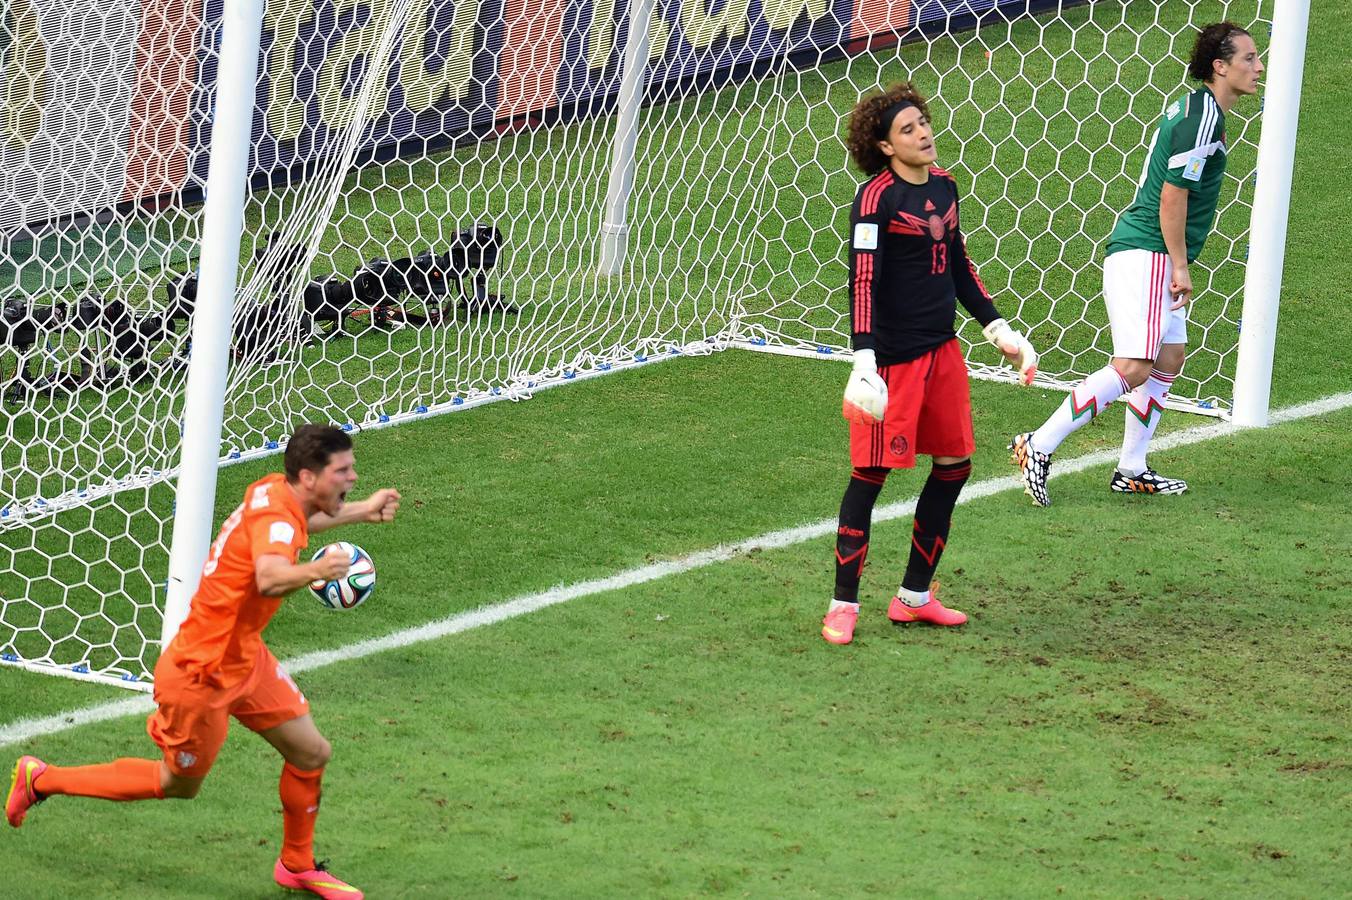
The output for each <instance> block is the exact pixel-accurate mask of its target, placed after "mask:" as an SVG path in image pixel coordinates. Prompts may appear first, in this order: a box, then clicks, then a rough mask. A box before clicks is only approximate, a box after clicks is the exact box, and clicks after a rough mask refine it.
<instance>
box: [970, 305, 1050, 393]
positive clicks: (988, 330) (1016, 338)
mask: <svg viewBox="0 0 1352 900" xmlns="http://www.w3.org/2000/svg"><path fill="white" fill-rule="evenodd" d="M981 333H982V334H984V335H985V336H986V340H988V341H990V342H991V343H992V344H994V345H995V346H996V347H998V348H999V349H1000V352H1001V353H1003V354H1004V355H1005V357H1006V358H1007V359H1008V360H1009V361H1010V362H1011V363H1013V364H1014V367H1015V368H1016V369H1018V370H1019V380H1020V381H1021V382H1023V383H1024V384H1032V383H1033V376H1034V375H1036V374H1037V351H1036V350H1034V349H1033V345H1032V344H1030V343H1028V339H1027V338H1026V337H1024V336H1023V335H1021V334H1019V333H1018V332H1017V331H1015V330H1014V329H1013V328H1010V327H1009V323H1008V322H1006V321H1005V320H1004V319H996V320H995V321H994V322H991V323H990V324H989V325H987V326H986V327H985V328H983V329H981Z"/></svg>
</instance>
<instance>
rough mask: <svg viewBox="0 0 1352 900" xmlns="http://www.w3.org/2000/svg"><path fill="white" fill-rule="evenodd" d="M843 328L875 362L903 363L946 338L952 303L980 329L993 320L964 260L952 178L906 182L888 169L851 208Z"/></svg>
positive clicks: (935, 171) (935, 175) (934, 171)
mask: <svg viewBox="0 0 1352 900" xmlns="http://www.w3.org/2000/svg"><path fill="white" fill-rule="evenodd" d="M849 247H850V325H851V327H850V331H851V332H852V336H853V345H854V349H856V350H867V349H871V350H873V351H874V352H875V354H876V355H877V359H878V365H880V366H888V365H893V364H895V363H900V362H907V361H909V360H912V359H915V358H917V357H919V356H923V355H924V354H926V353H928V352H929V351H931V350H933V349H935V348H936V347H939V346H941V345H942V344H944V343H946V342H947V341H950V340H952V339H953V338H954V337H955V336H956V334H957V332H956V331H955V330H954V328H953V320H954V317H955V316H956V315H957V302H958V301H961V302H962V305H963V307H964V308H965V309H966V310H967V311H968V312H969V313H971V314H972V317H973V318H975V319H976V320H977V321H978V322H980V323H981V324H982V325H983V326H984V325H986V324H987V323H988V322H991V321H993V320H994V319H997V318H999V317H1000V314H999V313H997V312H996V311H995V305H994V304H993V303H992V302H991V297H990V294H988V293H987V292H986V288H985V285H983V284H982V283H981V279H980V277H978V275H977V272H976V266H974V265H973V264H972V261H971V260H970V259H968V257H967V246H966V244H965V243H964V241H963V238H962V230H961V228H960V227H959V218H958V186H957V184H956V183H955V182H954V180H953V176H952V175H950V174H948V172H946V171H944V170H943V169H940V168H939V167H937V166H931V167H930V170H929V180H928V181H926V182H925V183H924V184H911V183H910V182H907V181H905V180H903V179H901V178H900V177H898V176H897V175H896V173H894V172H893V171H892V170H891V169H890V168H888V169H884V170H883V171H882V172H880V173H879V174H878V175H876V176H874V177H873V178H872V179H870V180H869V181H868V182H867V183H865V184H864V185H863V186H862V187H861V188H860V189H859V193H858V194H857V195H856V196H855V198H854V206H853V207H852V208H851V210H850V240H849Z"/></svg>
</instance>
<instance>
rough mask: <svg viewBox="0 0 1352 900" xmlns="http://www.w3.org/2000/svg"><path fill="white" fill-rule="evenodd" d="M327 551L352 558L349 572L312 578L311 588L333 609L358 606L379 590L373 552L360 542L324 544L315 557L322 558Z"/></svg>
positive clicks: (322, 601)
mask: <svg viewBox="0 0 1352 900" xmlns="http://www.w3.org/2000/svg"><path fill="white" fill-rule="evenodd" d="M325 553H340V554H342V555H344V556H346V557H347V558H348V559H349V560H350V562H349V563H348V567H347V574H346V575H344V576H343V577H342V578H339V579H336V580H334V581H312V582H310V590H311V591H313V592H314V595H315V596H316V597H318V598H319V602H320V603H322V604H324V606H326V607H328V608H329V609H355V608H356V607H358V606H361V605H362V604H363V603H365V602H366V600H367V598H368V597H370V596H371V595H372V594H374V593H375V590H376V565H375V563H373V562H371V557H370V555H369V554H368V553H367V552H366V551H365V550H363V549H362V548H360V547H358V546H357V545H356V544H349V543H348V542H347V541H338V542H337V543H335V544H329V545H328V546H327V547H321V548H320V549H319V552H318V553H316V554H315V555H314V557H313V559H319V557H321V556H323V555H324V554H325Z"/></svg>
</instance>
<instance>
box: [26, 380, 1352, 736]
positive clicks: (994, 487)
mask: <svg viewBox="0 0 1352 900" xmlns="http://www.w3.org/2000/svg"><path fill="white" fill-rule="evenodd" d="M1349 406H1352V392H1349V393H1345V394H1335V395H1333V396H1331V397H1325V398H1324V399H1322V400H1316V401H1313V402H1311V403H1304V404H1301V405H1299V406H1291V407H1287V408H1286V409H1282V410H1278V411H1277V412H1275V413H1273V414H1272V416H1271V419H1270V422H1271V424H1273V425H1278V424H1281V423H1284V422H1294V421H1297V420H1299V419H1307V418H1311V417H1313V416H1319V415H1324V414H1326V413H1331V412H1336V411H1338V410H1340V409H1345V408H1347V407H1349ZM1241 430H1244V429H1241V428H1240V427H1239V426H1237V425H1234V424H1232V423H1230V422H1217V423H1215V424H1212V425H1203V426H1198V427H1194V428H1187V429H1184V430H1182V431H1175V432H1172V433H1170V434H1166V435H1163V436H1162V437H1160V438H1159V439H1157V440H1155V441H1153V442H1152V443H1151V450H1152V452H1159V451H1162V450H1172V449H1174V448H1177V447H1186V446H1188V445H1190V444H1197V443H1201V442H1202V441H1209V440H1211V439H1212V438H1218V437H1226V436H1228V435H1232V434H1235V433H1237V432H1239V431H1241ZM1117 455H1118V451H1117V449H1116V448H1112V449H1108V450H1099V451H1097V452H1095V453H1089V454H1086V455H1084V456H1079V457H1076V458H1074V459H1068V460H1065V461H1059V462H1057V464H1056V467H1055V468H1054V469H1053V470H1052V473H1051V477H1053V478H1058V477H1060V476H1062V475H1071V474H1074V473H1076V472H1083V471H1084V470H1085V469H1089V468H1092V467H1094V466H1099V465H1105V464H1109V463H1112V462H1114V461H1115V460H1116V459H1117ZM1020 485H1021V483H1020V482H1019V481H1018V480H1017V479H1016V478H1013V477H1011V476H1009V475H999V476H996V477H992V478H987V479H985V480H983V481H979V482H977V483H976V484H973V485H970V486H968V487H967V488H965V489H964V490H963V492H962V495H961V497H960V498H959V500H958V502H959V503H970V502H971V501H973V500H980V499H982V498H983V497H990V496H993V495H995V494H1001V493H1004V492H1006V491H1014V490H1018V489H1019V488H1020ZM914 511H915V500H914V499H911V500H904V501H900V502H897V503H890V504H888V505H886V506H882V507H879V508H878V509H876V510H874V513H873V521H874V522H887V521H891V520H893V519H899V518H902V517H904V516H909V515H911V514H912V513H913V512H914ZM835 529H836V520H835V519H834V518H832V519H823V520H821V521H818V522H812V523H809V524H807V525H800V526H798V527H797V528H789V529H785V530H783V531H772V532H769V533H767V534H762V535H759V536H757V537H753V538H749V539H747V540H745V541H740V542H738V543H736V544H720V545H719V546H717V547H712V548H710V549H708V550H701V551H699V552H698V553H692V554H689V555H687V556H682V557H680V558H678V559H673V560H668V561H666V562H659V563H652V564H651V565H646V566H639V567H637V568H633V569H626V570H625V571H623V572H620V573H618V574H615V575H611V576H609V577H607V578H597V579H593V580H591V581H583V582H579V583H577V584H573V585H561V586H558V587H553V588H549V589H548V590H545V591H540V592H538V593H534V594H524V595H522V596H520V597H515V598H513V599H511V600H507V601H505V602H503V603H497V604H494V605H492V606H483V607H480V608H478V609H474V610H470V611H469V612H464V613H459V614H458V615H454V616H449V617H447V618H445V619H439V620H437V621H435V622H428V623H427V624H425V625H418V626H415V627H413V628H405V629H403V630H401V631H396V632H393V633H391V634H387V635H385V636H384V637H379V638H372V639H370V640H365V641H359V642H357V643H355V644H349V645H347V646H345V647H338V648H336V649H334V650H320V651H316V652H314V653H307V654H305V655H303V656H297V657H294V658H292V659H290V660H288V661H286V662H285V663H283V665H285V666H286V669H287V671H289V672H291V673H292V674H297V673H300V672H308V671H310V670H312V669H319V668H323V667H324V666H329V665H332V664H333V663H337V662H344V661H348V660H355V659H362V658H364V657H367V656H371V655H374V654H376V653H383V652H385V651H386V650H398V649H401V648H403V647H409V646H412V645H414V644H421V643H424V642H426V641H433V640H437V639H438V638H443V637H448V636H450V635H453V634H459V633H460V632H462V631H469V630H470V629H472V628H480V627H482V626H484V625H492V624H495V623H497V622H503V621H506V620H507V619H514V618H516V617H517V616H524V615H526V614H527V613H532V612H535V611H536V610H540V609H544V608H546V607H549V606H557V605H558V604H560V603H567V602H568V601H570V600H577V599H579V598H581V597H590V596H592V595H593V594H601V593H605V592H607V591H616V590H621V589H623V588H628V587H633V586H634V585H637V584H645V583H647V582H650V581H657V580H659V579H662V578H667V577H669V576H671V575H679V574H681V573H682V572H689V571H691V570H693V569H702V568H704V567H706V566H710V565H713V564H714V563H719V562H725V561H727V560H730V559H734V558H736V557H738V556H742V555H745V554H747V553H750V552H752V551H753V550H774V549H778V548H781V547H789V546H792V545H794V544H801V543H803V542H805V541H810V540H816V539H818V538H823V537H826V536H827V535H830V534H832V533H834V531H835ZM153 708H154V702H153V701H152V700H151V698H150V697H146V696H141V697H133V698H130V699H126V700H116V701H113V702H110V703H99V704H95V705H93V706H85V707H81V708H80V709H74V710H69V711H67V712H62V713H57V714H56V715H54V716H45V717H42V718H34V719H20V720H18V721H15V722H10V723H8V724H6V725H4V726H0V748H3V747H11V746H14V745H16V744H23V743H26V742H28V741H31V740H33V739H34V738H38V737H42V736H44V735H49V734H57V733H58V732H62V731H67V730H70V729H72V728H78V727H80V726H82V725H92V724H94V723H97V722H106V721H108V720H109V719H116V718H120V717H122V716H130V715H136V714H142V715H144V714H146V713H149V712H150V710H151V709H153Z"/></svg>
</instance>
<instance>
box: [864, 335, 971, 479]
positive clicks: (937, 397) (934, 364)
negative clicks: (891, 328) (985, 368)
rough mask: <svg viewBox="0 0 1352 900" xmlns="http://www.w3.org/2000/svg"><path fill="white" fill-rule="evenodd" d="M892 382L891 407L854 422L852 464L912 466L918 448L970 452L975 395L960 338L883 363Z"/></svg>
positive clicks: (928, 453)
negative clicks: (869, 420)
mask: <svg viewBox="0 0 1352 900" xmlns="http://www.w3.org/2000/svg"><path fill="white" fill-rule="evenodd" d="M878 374H879V375H881V376H882V379H883V381H885V382H886V383H887V411H886V412H885V413H884V414H883V420H882V421H881V422H878V423H877V424H872V425H855V424H851V425H850V464H851V465H853V466H855V467H857V468H861V469H863V468H869V467H881V468H886V469H909V468H912V467H913V466H915V457H916V454H917V453H923V454H925V455H926V456H971V455H972V453H973V452H974V451H975V450H976V439H975V438H974V437H973V436H972V394H971V388H970V387H969V386H968V383H967V363H966V362H965V361H964V360H963V358H962V349H961V348H960V347H959V345H958V339H957V338H954V339H953V340H951V341H948V342H947V343H945V344H941V345H940V346H938V347H936V348H935V349H933V350H931V351H930V352H929V353H926V354H925V355H924V356H921V357H919V358H918V359H913V360H910V361H909V362H904V363H897V364H896V365H892V366H879V367H878Z"/></svg>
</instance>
